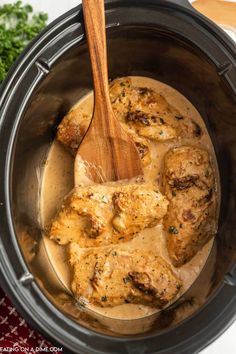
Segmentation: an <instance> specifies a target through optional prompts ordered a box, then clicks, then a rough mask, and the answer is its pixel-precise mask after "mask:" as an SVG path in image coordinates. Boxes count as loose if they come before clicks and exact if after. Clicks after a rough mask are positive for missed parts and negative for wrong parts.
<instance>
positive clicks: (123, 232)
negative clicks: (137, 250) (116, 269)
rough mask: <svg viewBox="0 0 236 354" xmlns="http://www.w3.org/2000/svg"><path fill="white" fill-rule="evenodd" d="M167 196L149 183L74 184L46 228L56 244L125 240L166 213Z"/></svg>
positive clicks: (102, 244) (89, 245)
mask: <svg viewBox="0 0 236 354" xmlns="http://www.w3.org/2000/svg"><path fill="white" fill-rule="evenodd" d="M167 206H168V201H167V199H166V198H165V197H164V196H163V195H162V194H161V193H160V192H159V191H158V189H157V187H156V186H155V185H153V184H151V183H144V184H107V185H106V184H102V185H91V186H88V187H76V188H75V189H74V191H72V193H70V195H69V196H68V197H67V198H66V200H65V201H64V204H63V206H62V207H61V209H60V211H59V213H58V215H57V216H56V218H55V219H54V220H53V222H52V225H51V227H50V229H49V236H50V238H51V239H53V240H55V241H57V242H58V243H59V244H68V243H69V242H76V243H78V244H79V245H80V246H81V247H97V246H104V245H109V244H115V243H120V242H125V241H129V240H131V239H132V238H134V237H135V235H136V234H137V233H138V232H140V231H141V230H143V229H145V228H147V227H151V226H154V225H156V224H157V223H158V221H159V220H161V219H162V218H163V216H164V215H165V214H166V211H167Z"/></svg>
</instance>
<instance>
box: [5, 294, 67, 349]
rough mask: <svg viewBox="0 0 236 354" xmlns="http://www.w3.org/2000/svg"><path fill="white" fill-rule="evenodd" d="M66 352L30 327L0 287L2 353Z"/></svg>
mask: <svg viewBox="0 0 236 354" xmlns="http://www.w3.org/2000/svg"><path fill="white" fill-rule="evenodd" d="M5 353H17V354H25V353H31V354H34V353H53V354H61V353H62V354H63V353H65V352H64V350H63V348H62V347H61V348H56V347H55V346H54V345H52V344H51V343H50V342H48V341H47V340H46V339H45V338H43V336H42V335H41V334H39V333H38V332H36V331H35V330H33V329H32V328H30V326H29V325H28V324H27V323H26V321H25V320H24V319H23V318H22V317H21V316H20V315H19V314H18V313H17V311H16V309H15V308H14V306H13V305H12V304H11V302H10V300H9V299H8V298H7V296H6V295H5V293H4V292H3V291H2V289H1V288H0V354H5Z"/></svg>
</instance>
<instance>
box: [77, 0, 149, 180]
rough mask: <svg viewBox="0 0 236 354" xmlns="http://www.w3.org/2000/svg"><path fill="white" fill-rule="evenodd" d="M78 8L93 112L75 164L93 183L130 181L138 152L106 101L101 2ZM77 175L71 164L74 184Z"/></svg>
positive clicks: (86, 0)
mask: <svg viewBox="0 0 236 354" xmlns="http://www.w3.org/2000/svg"><path fill="white" fill-rule="evenodd" d="M82 5H83V14H84V21H85V29H86V35H87V40H88V46H89V53H90V59H91V65H92V74H93V84H94V111H93V116H92V121H91V123H90V126H89V129H88V131H87V133H86V135H85V137H84V138H83V140H82V142H81V144H80V146H79V149H78V152H77V155H76V160H75V164H77V163H78V160H79V159H82V160H83V161H84V162H85V163H86V166H87V167H88V169H89V171H88V172H89V175H90V176H92V179H93V180H94V181H95V182H97V183H101V182H104V180H105V181H115V180H120V179H130V178H133V177H135V176H139V175H142V174H143V170H142V166H141V159H140V156H139V153H138V150H137V148H136V146H135V144H134V142H133V140H132V139H131V138H130V137H129V136H128V134H127V133H126V132H125V131H124V130H123V128H122V127H121V125H120V123H119V121H118V120H117V119H116V117H115V115H114V113H113V110H112V106H111V102H110V97H109V86H108V73H107V49H106V33H105V15H104V0H83V1H82ZM97 172H99V173H97ZM77 173H78V169H77V168H76V165H75V184H76V181H77V180H79V176H77ZM101 175H102V176H103V178H102V179H101Z"/></svg>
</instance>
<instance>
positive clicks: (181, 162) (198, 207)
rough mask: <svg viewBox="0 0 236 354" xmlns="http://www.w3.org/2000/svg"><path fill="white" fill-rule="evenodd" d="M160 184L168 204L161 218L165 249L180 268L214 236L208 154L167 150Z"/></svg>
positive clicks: (212, 183) (190, 149)
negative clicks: (165, 243)
mask: <svg viewBox="0 0 236 354" xmlns="http://www.w3.org/2000/svg"><path fill="white" fill-rule="evenodd" d="M163 181H164V193H165V195H166V196H167V198H168V200H169V202H170V204H169V207H168V212H167V214H166V216H165V218H164V228H165V230H166V232H167V248H168V251H169V255H170V258H171V260H172V262H173V264H174V265H175V266H178V267H179V266H181V265H183V264H185V263H186V262H188V261H189V260H191V258H192V257H193V256H194V255H195V254H196V253H197V252H198V251H199V250H200V249H201V248H202V247H203V246H204V245H205V244H206V243H207V241H209V240H210V238H212V237H213V236H214V235H215V232H216V195H215V194H216V191H215V178H214V173H213V169H212V162H211V159H210V156H209V154H208V152H207V151H206V150H204V149H202V148H197V147H192V146H181V147H178V148H174V149H172V150H170V151H169V152H168V153H167V154H166V156H165V161H164V175H163Z"/></svg>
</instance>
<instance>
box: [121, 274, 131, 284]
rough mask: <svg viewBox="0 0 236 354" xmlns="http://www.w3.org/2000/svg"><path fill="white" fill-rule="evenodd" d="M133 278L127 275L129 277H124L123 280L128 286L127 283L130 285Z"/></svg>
mask: <svg viewBox="0 0 236 354" xmlns="http://www.w3.org/2000/svg"><path fill="white" fill-rule="evenodd" d="M131 280H132V279H131V278H130V277H129V276H128V275H127V277H124V278H123V282H124V283H125V284H127V283H129V282H131Z"/></svg>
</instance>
